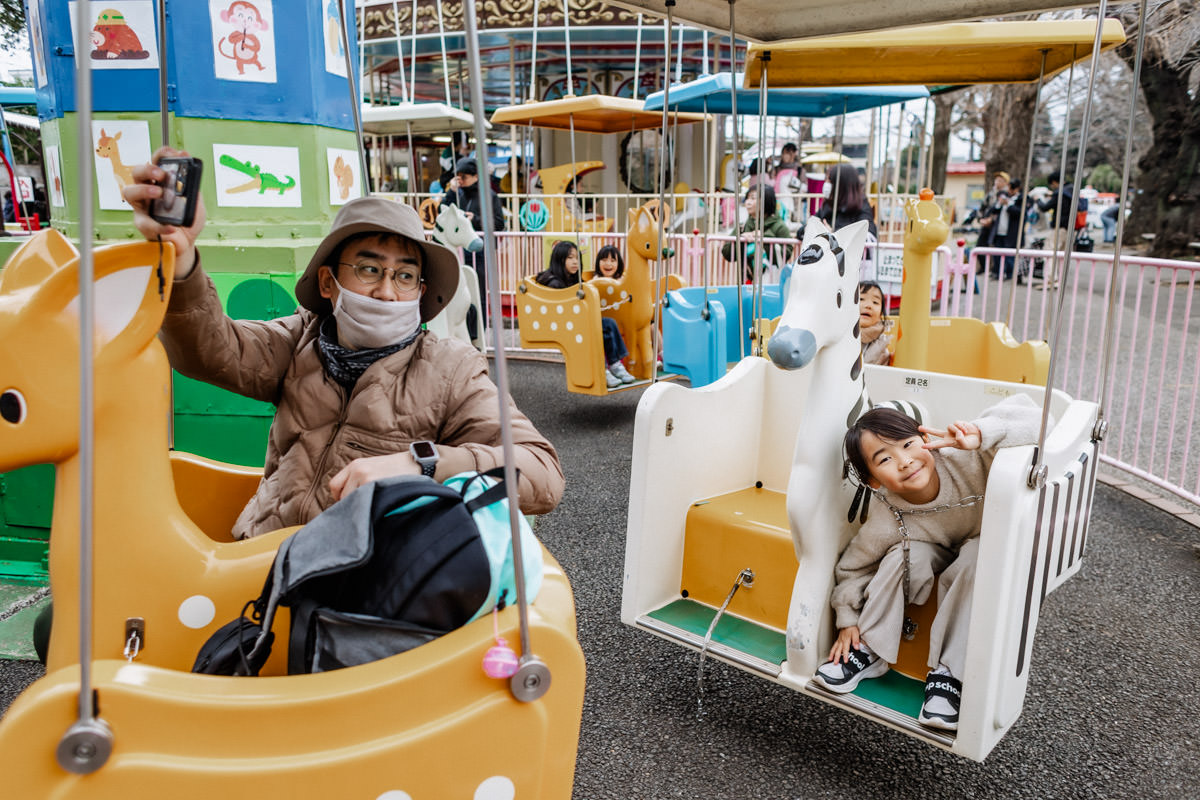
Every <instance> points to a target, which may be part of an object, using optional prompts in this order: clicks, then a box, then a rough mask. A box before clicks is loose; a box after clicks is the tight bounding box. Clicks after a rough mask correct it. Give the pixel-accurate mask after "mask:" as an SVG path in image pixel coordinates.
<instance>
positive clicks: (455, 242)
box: [433, 203, 483, 253]
mask: <svg viewBox="0 0 1200 800" xmlns="http://www.w3.org/2000/svg"><path fill="white" fill-rule="evenodd" d="M433 238H434V240H435V241H437V242H438V244H444V245H445V246H447V247H461V248H463V249H464V250H466V251H468V252H471V253H478V252H479V251H480V250H482V249H483V239H482V238H480V236H479V232H478V231H476V230H475V229H474V228H472V227H471V220H469V219H467V215H466V214H465V213H464V212H463V210H462V209H460V208H459V207H458V206H456V205H454V204H453V203H445V204H443V205H442V206H441V208H439V209H438V214H437V221H436V222H435V223H434V225H433Z"/></svg>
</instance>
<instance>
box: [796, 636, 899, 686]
mask: <svg viewBox="0 0 1200 800" xmlns="http://www.w3.org/2000/svg"><path fill="white" fill-rule="evenodd" d="M887 671H888V663H887V662H886V661H884V660H883V659H882V658H880V657H879V656H877V655H875V654H874V653H871V652H865V651H863V650H859V649H857V648H854V647H851V648H850V653H849V654H848V655H847V656H846V660H845V661H844V662H842V661H826V662H825V663H824V664H822V665H821V666H819V667H817V674H816V675H814V676H813V678H814V680H816V682H817V683H819V684H821V685H822V686H824V687H825V688H826V689H828V690H829V691H831V692H837V693H838V694H845V693H846V692H853V691H854V687H856V686H858V682H859V681H861V680H862V679H863V678H878V677H879V676H880V675H882V674H883V673H885V672H887Z"/></svg>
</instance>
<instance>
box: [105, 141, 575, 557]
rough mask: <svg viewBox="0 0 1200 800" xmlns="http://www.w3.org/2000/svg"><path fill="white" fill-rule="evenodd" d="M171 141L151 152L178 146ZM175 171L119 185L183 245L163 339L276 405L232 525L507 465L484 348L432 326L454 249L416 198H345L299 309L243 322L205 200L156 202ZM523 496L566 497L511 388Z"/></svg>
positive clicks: (141, 172)
mask: <svg viewBox="0 0 1200 800" xmlns="http://www.w3.org/2000/svg"><path fill="white" fill-rule="evenodd" d="M177 154H178V153H177V152H176V151H173V150H169V149H166V148H164V149H162V150H160V151H159V152H158V153H156V154H155V161H156V162H157V160H158V158H160V157H162V156H164V155H177ZM164 175H165V173H164V172H163V170H161V169H160V168H159V167H157V166H155V164H154V163H148V164H144V165H142V166H140V167H137V168H135V169H134V172H133V177H134V181H135V182H134V183H133V184H131V185H130V186H128V187H126V188H125V199H126V200H127V201H128V202H129V203H130V205H132V206H133V209H134V224H135V225H136V226H137V228H138V230H139V231H140V232H141V233H142V235H143V236H145V237H146V238H147V239H149V240H151V241H155V240H157V238H158V237H159V236H160V235H161V237H162V240H163V241H168V242H171V243H173V244H174V245H175V253H176V259H175V280H174V283H173V285H172V288H171V298H170V301H169V304H168V307H167V314H166V318H165V319H164V321H163V328H162V339H163V344H164V345H165V347H166V349H167V354H168V356H169V357H170V359H171V365H172V366H173V367H174V368H175V369H177V370H178V371H179V372H180V373H182V374H184V375H186V376H188V377H190V378H195V379H197V380H202V381H206V382H208V383H212V384H214V385H216V386H220V387H222V388H225V389H228V390H230V391H233V392H237V393H238V394H242V395H245V396H247V397H251V398H253V399H256V400H263V401H266V402H270V403H274V404H275V406H276V411H275V418H274V420H273V421H272V423H271V432H270V437H269V441H268V444H267V458H266V464H265V466H264V470H263V478H262V482H261V483H260V484H259V488H258V491H257V492H256V493H255V495H254V497H253V498H252V499H251V501H250V503H249V504H248V505H247V506H246V508H245V509H244V510H243V511H242V514H241V516H240V517H239V518H238V520H237V523H236V524H235V526H234V530H233V534H234V536H235V537H237V538H245V537H250V536H256V535H258V534H260V533H265V532H267V531H271V530H276V529H278V528H283V527H287V526H291V525H302V524H304V523H306V522H308V521H309V520H311V519H312V518H313V517H315V516H316V515H317V514H318V513H320V512H321V511H322V510H324V509H325V508H327V507H329V506H330V505H332V504H333V503H334V502H336V501H337V500H339V499H341V498H342V497H343V496H345V495H347V494H349V493H350V492H351V491H353V490H354V489H356V488H357V487H358V486H360V485H362V484H364V483H367V482H370V481H373V480H377V479H379V478H382V477H386V476H389V475H398V474H422V473H423V474H425V475H428V476H430V477H433V478H434V479H435V480H444V479H446V478H448V477H450V476H451V475H455V474H457V473H459V472H465V471H468V470H476V469H478V470H486V469H490V468H491V467H494V466H498V465H499V464H501V463H502V451H501V448H500V437H501V431H500V423H499V410H500V409H499V402H498V399H497V390H496V386H495V384H494V383H492V381H491V379H490V378H489V377H488V375H487V361H486V360H485V359H484V357H483V355H482V354H480V353H479V352H478V351H476V350H475V349H474V348H473V347H470V346H469V345H467V344H465V343H463V342H460V341H458V340H457V339H453V338H448V339H439V338H437V336H436V335H434V334H433V333H430V332H428V331H426V330H424V329H423V323H425V322H427V321H429V320H430V319H432V318H433V317H434V316H435V315H436V314H437V313H438V312H439V311H441V309H442V308H443V307H445V305H446V304H447V303H448V302H449V301H450V299H451V297H453V296H454V291H455V289H456V288H457V286H458V274H459V265H458V258H457V256H456V255H455V254H454V252H453V251H451V250H449V249H447V248H445V247H442V246H441V245H438V244H435V243H432V242H427V241H426V240H425V236H424V231H423V228H422V225H421V221H420V218H419V217H418V215H417V212H416V211H414V210H413V209H412V208H411V207H409V206H407V205H402V204H400V203H396V202H394V201H392V200H388V199H386V198H381V197H364V198H358V199H356V200H351V201H350V202H349V203H346V205H344V206H342V209H341V210H340V211H339V212H338V214H337V216H336V217H335V218H334V221H333V227H332V229H331V230H330V232H329V235H327V236H326V237H325V238H324V240H322V242H321V243H320V245H318V247H317V250H316V252H315V253H314V254H313V256H312V259H311V260H310V261H309V263H308V266H307V268H306V269H305V270H304V273H303V274H302V275H301V276H300V280H299V281H297V283H296V298H297V300H298V301H299V303H300V306H301V307H300V308H299V309H298V310H297V312H296V313H295V314H292V315H291V316H287V317H281V318H279V319H274V320H269V321H263V320H234V319H231V318H230V317H228V316H227V315H226V314H225V312H224V310H223V309H222V308H221V302H220V299H219V297H218V296H217V292H216V289H215V288H214V286H213V283H212V280H211V279H209V278H208V276H207V275H206V274H205V273H204V271H203V269H199V268H198V267H199V264H200V254H199V252H198V250H197V248H196V238H197V237H198V236H199V234H200V232H201V230H203V228H204V219H205V214H204V208H203V203H202V202H200V201H199V198H198V204H199V205H198V208H197V211H196V218H195V222H194V223H193V224H192V226H191V227H190V228H181V227H174V226H169V225H162V224H160V223H159V222H157V221H155V220H154V219H153V218H152V217H151V216H150V214H149V204H150V201H151V200H153V199H154V198H156V197H158V196H159V195H160V194H161V189H160V188H159V186H158V185H157V182H158V181H161V180H162V179H163V177H164ZM508 402H509V407H510V409H511V411H512V433H513V441H514V443H515V445H516V467H517V469H518V470H519V471H520V481H519V483H520V487H519V490H520V504H521V509H522V511H524V512H525V513H528V514H542V513H545V512H547V511H549V510H551V509H552V508H554V506H555V505H557V503H558V501H559V499H560V498H561V496H562V491H563V474H562V468H561V467H560V465H559V462H558V454H557V453H556V452H555V450H554V447H553V446H552V445H551V444H550V443H549V442H548V441H546V439H545V438H544V437H543V436H542V435H541V434H540V433H538V431H537V430H536V429H535V428H534V427H533V424H532V423H531V422H530V421H529V419H528V418H527V417H526V416H525V415H524V414H522V413H521V412H520V411H519V410H518V409H517V408H516V406H515V405H514V404H513V403H512V400H511V398H510V399H509V400H508Z"/></svg>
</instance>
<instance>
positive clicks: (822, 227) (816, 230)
mask: <svg viewBox="0 0 1200 800" xmlns="http://www.w3.org/2000/svg"><path fill="white" fill-rule="evenodd" d="M822 233H829V226H828V225H826V224H825V220H823V219H820V218H819V217H817V216H816V215H815V214H814V215H813V216H811V217H809V218H808V222H807V223H805V225H804V239H802V240H801V245H802V248H803V247H808V246H809V245H810V244H812V243H813V240H814V239H816V238H817V237H818V236H820V235H821V234H822Z"/></svg>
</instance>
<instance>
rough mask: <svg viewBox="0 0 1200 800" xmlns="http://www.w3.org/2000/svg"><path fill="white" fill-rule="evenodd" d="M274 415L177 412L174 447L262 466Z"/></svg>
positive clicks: (253, 465) (229, 461)
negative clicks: (239, 415)
mask: <svg viewBox="0 0 1200 800" xmlns="http://www.w3.org/2000/svg"><path fill="white" fill-rule="evenodd" d="M271 419H272V416H271V415H269V414H268V415H266V416H259V417H251V416H242V417H238V416H230V415H204V414H180V413H178V412H177V413H176V414H175V449H177V450H183V451H184V452H188V453H196V454H197V455H202V456H206V457H207V458H213V459H216V460H217V461H226V462H228V463H230V464H241V465H243V466H247V467H261V466H262V465H263V462H264V460H265V458H266V451H267V432H268V431H269V430H270V429H271Z"/></svg>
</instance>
